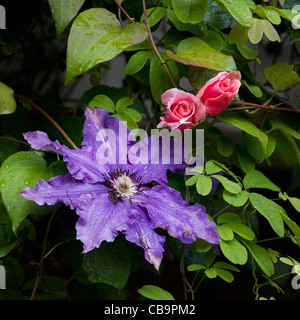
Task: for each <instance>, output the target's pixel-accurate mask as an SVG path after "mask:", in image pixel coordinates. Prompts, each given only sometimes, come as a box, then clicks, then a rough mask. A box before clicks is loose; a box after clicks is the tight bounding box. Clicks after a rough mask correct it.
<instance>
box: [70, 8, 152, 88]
mask: <svg viewBox="0 0 300 320" xmlns="http://www.w3.org/2000/svg"><path fill="white" fill-rule="evenodd" d="M147 36H148V31H147V27H146V25H145V24H144V23H138V22H136V23H130V24H129V25H127V26H126V27H125V28H124V29H121V25H120V22H119V20H118V19H117V18H116V16H115V15H114V14H112V13H111V12H110V11H108V10H106V9H104V8H92V9H88V10H86V11H83V12H82V13H80V14H79V15H78V16H77V18H76V19H75V20H74V22H73V25H72V27H71V31H70V36H69V40H68V49H67V73H66V78H65V85H67V84H68V83H69V82H70V81H71V80H72V79H73V78H75V77H76V76H78V75H80V74H83V73H84V72H86V71H88V70H90V69H91V68H93V67H94V66H96V65H97V64H99V63H101V62H105V61H109V60H111V59H113V58H114V57H116V56H117V55H118V54H119V53H121V52H122V51H123V50H125V49H126V48H128V47H130V46H132V45H135V44H138V43H141V42H143V41H144V40H146V38H147Z"/></svg>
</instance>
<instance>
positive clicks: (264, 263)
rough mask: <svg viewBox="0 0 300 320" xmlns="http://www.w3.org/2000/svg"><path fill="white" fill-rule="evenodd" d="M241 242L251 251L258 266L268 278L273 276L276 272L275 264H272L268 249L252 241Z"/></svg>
mask: <svg viewBox="0 0 300 320" xmlns="http://www.w3.org/2000/svg"><path fill="white" fill-rule="evenodd" d="M241 241H242V243H243V244H245V246H246V247H247V248H248V249H249V250H250V252H251V254H252V256H253V258H254V259H255V261H256V262H257V264H258V265H259V266H260V268H261V269H262V271H263V272H264V273H265V274H266V275H267V276H268V277H270V276H272V275H273V274H274V272H275V270H274V264H273V262H272V259H271V257H270V254H269V252H268V251H267V250H266V249H264V248H262V247H260V246H258V245H257V244H255V243H254V242H252V241H247V240H241Z"/></svg>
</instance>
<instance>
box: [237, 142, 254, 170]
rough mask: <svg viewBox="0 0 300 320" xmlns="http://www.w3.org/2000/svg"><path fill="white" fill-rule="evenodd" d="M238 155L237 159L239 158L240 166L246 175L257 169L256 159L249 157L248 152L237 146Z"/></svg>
mask: <svg viewBox="0 0 300 320" xmlns="http://www.w3.org/2000/svg"><path fill="white" fill-rule="evenodd" d="M236 153H237V158H238V162H239V165H240V166H241V169H242V170H243V171H244V172H245V173H247V172H248V171H251V170H254V169H255V162H254V159H253V158H252V157H251V156H250V155H249V153H248V152H247V150H245V149H244V148H241V147H239V146H237V147H236Z"/></svg>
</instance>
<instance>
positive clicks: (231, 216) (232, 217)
mask: <svg viewBox="0 0 300 320" xmlns="http://www.w3.org/2000/svg"><path fill="white" fill-rule="evenodd" d="M226 222H237V223H241V218H240V217H239V215H237V214H236V213H233V212H225V213H222V214H221V215H220V216H219V217H218V220H217V223H218V224H220V223H226Z"/></svg>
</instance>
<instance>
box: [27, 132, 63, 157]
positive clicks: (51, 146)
mask: <svg viewBox="0 0 300 320" xmlns="http://www.w3.org/2000/svg"><path fill="white" fill-rule="evenodd" d="M23 136H24V138H25V139H26V140H27V141H28V143H29V144H30V145H31V147H32V148H33V149H36V150H41V149H47V150H50V151H53V152H56V153H59V154H64V153H65V151H66V149H68V148H67V147H66V146H64V145H62V144H60V142H59V141H57V140H56V141H54V142H53V141H51V140H50V139H49V137H48V135H47V133H45V132H42V131H34V132H27V133H23Z"/></svg>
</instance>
